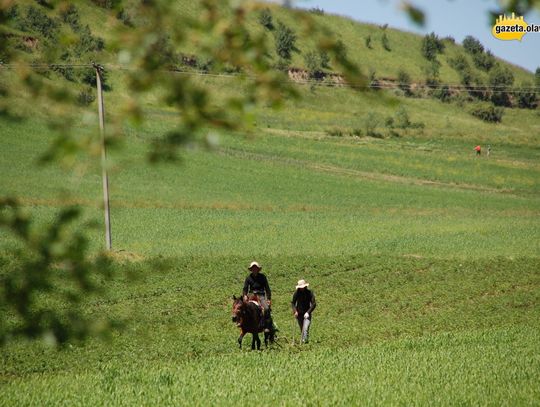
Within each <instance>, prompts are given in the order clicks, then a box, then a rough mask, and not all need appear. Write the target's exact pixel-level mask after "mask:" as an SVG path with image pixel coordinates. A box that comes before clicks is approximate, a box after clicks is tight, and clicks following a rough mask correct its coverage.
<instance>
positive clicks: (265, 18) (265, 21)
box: [259, 8, 274, 31]
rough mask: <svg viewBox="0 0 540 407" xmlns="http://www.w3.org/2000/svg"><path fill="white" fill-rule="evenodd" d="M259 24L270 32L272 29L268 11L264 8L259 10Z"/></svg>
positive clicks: (271, 20) (272, 23)
mask: <svg viewBox="0 0 540 407" xmlns="http://www.w3.org/2000/svg"><path fill="white" fill-rule="evenodd" d="M259 24H260V25H262V26H263V27H264V28H266V29H267V30H270V31H272V30H273V29H274V21H273V18H272V12H271V11H270V9H268V8H265V9H262V10H261V12H260V14H259Z"/></svg>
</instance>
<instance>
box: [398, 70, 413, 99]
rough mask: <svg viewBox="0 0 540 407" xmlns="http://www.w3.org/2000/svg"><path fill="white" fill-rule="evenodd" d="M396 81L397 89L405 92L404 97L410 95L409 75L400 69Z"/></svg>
mask: <svg viewBox="0 0 540 407" xmlns="http://www.w3.org/2000/svg"><path fill="white" fill-rule="evenodd" d="M397 80H398V87H399V88H400V89H401V90H402V91H403V92H405V95H406V96H410V95H412V91H411V77H410V75H409V74H408V73H407V72H406V71H405V70H404V69H400V70H399V71H398V76H397Z"/></svg>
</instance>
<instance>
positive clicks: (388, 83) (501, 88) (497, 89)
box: [0, 61, 540, 93]
mask: <svg viewBox="0 0 540 407" xmlns="http://www.w3.org/2000/svg"><path fill="white" fill-rule="evenodd" d="M95 66H96V64H94V63H87V64H71V63H65V62H61V63H2V62H1V61H0V68H7V69H13V68H18V67H29V68H43V69H54V68H74V69H88V68H95ZM99 66H100V67H103V68H104V69H105V70H107V71H131V72H137V71H142V70H143V68H139V67H131V66H125V65H115V64H100V65H99ZM156 72H160V73H171V74H178V75H191V76H201V77H212V78H247V79H252V80H255V79H256V78H257V77H256V76H255V75H250V74H245V73H212V72H206V71H196V70H180V69H158V70H156ZM278 82H280V83H288V84H300V85H313V86H319V87H339V88H343V87H345V88H352V89H381V90H383V89H384V90H386V89H390V90H392V89H402V90H409V91H411V90H414V89H416V88H421V89H425V90H431V91H436V90H448V91H451V92H467V93H474V92H476V93H479V92H487V91H491V92H494V93H515V92H516V91H518V90H520V91H531V92H539V93H540V86H519V87H513V86H507V85H463V84H456V83H439V84H437V85H427V84H420V83H415V84H400V83H399V82H397V81H395V80H392V79H390V78H379V79H374V80H371V81H369V83H365V82H351V81H343V82H340V81H332V80H320V79H304V78H301V79H293V78H290V77H288V78H287V79H285V80H281V81H278Z"/></svg>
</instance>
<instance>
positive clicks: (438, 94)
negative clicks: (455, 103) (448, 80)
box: [431, 85, 452, 103]
mask: <svg viewBox="0 0 540 407" xmlns="http://www.w3.org/2000/svg"><path fill="white" fill-rule="evenodd" d="M431 94H432V96H433V97H435V98H437V99H439V100H440V101H441V102H444V103H447V102H449V101H450V98H451V96H452V94H451V93H450V88H449V87H448V85H443V86H441V87H440V88H438V89H435V90H433V91H432V93H431Z"/></svg>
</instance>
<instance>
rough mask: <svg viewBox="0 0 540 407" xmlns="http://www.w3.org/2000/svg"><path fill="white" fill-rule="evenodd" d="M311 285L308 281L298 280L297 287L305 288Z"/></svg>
mask: <svg viewBox="0 0 540 407" xmlns="http://www.w3.org/2000/svg"><path fill="white" fill-rule="evenodd" d="M308 285H309V283H306V281H305V280H298V285H297V286H296V288H297V289H298V288H305V287H307V286H308Z"/></svg>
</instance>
